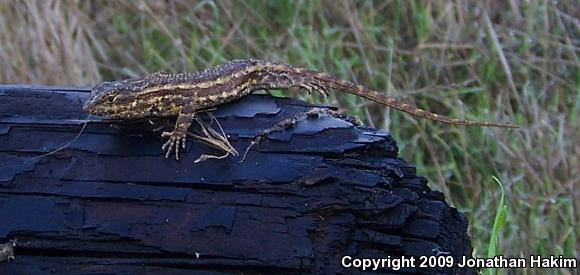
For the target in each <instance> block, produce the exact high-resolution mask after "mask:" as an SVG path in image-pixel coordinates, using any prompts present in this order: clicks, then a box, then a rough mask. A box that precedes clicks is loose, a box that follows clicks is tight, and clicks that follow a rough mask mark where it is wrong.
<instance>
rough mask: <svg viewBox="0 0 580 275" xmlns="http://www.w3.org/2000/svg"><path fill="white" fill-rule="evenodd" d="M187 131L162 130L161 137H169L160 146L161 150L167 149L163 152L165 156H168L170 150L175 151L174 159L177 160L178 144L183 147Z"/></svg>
mask: <svg viewBox="0 0 580 275" xmlns="http://www.w3.org/2000/svg"><path fill="white" fill-rule="evenodd" d="M186 134H187V133H184V132H180V131H175V130H174V131H172V132H163V133H162V134H161V137H163V138H165V137H169V139H168V140H167V141H166V142H165V143H164V144H163V146H161V150H163V151H167V152H166V153H165V158H169V155H170V154H171V153H172V152H175V159H176V160H179V145H180V144H181V148H183V149H185V137H186Z"/></svg>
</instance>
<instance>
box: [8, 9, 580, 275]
mask: <svg viewBox="0 0 580 275" xmlns="http://www.w3.org/2000/svg"><path fill="white" fill-rule="evenodd" d="M579 16H580V8H579V5H578V3H577V2H575V1H574V0H569V1H566V0H562V1H548V0H546V1H533V0H530V1H518V0H509V1H500V0H497V1H492V0H488V1H403V0H401V1H364V2H349V1H338V2H334V1H263V0H249V1H180V0H175V1H172V0H167V1H143V0H136V1H55V0H44V1H41V0H38V1H9V0H1V1H0V82H1V83H34V84H43V85H44V84H46V85H49V84H50V85H52V84H55V85H78V86H91V85H93V84H94V83H95V82H97V81H100V80H110V79H118V78H125V77H130V76H138V75H142V74H146V73H151V72H154V71H159V70H165V71H171V72H184V71H194V70H199V69H203V68H206V67H208V66H211V65H215V64H219V63H222V62H224V61H225V60H227V59H233V58H248V57H254V58H260V59H267V60H273V61H282V62H287V63H290V64H294V65H299V66H304V67H307V68H311V69H317V70H320V71H325V72H329V73H333V74H335V75H338V76H341V77H343V78H346V79H350V80H354V81H357V82H360V83H363V84H365V85H367V86H369V87H373V88H376V89H377V90H379V91H382V92H384V93H387V94H390V95H392V96H394V97H397V98H399V99H400V100H403V101H406V102H410V103H413V104H416V105H417V106H419V107H422V108H425V109H429V110H432V111H435V112H438V113H441V114H446V115H449V116H452V117H458V118H468V119H479V120H495V121H502V122H514V123H517V124H519V125H521V127H522V128H521V129H519V130H506V129H491V128H465V127H453V126H448V125H442V124H438V123H433V122H431V121H425V120H422V119H417V118H414V117H411V116H408V115H405V114H401V113H398V112H395V111H389V110H386V109H385V108H383V107H382V106H378V105H376V104H370V103H368V102H366V101H364V100H361V99H357V98H355V97H352V96H348V95H342V94H336V93H335V94H334V95H333V96H331V97H330V98H329V99H326V100H325V102H326V103H330V104H337V105H340V106H341V107H343V108H344V109H346V110H348V111H349V112H351V113H352V114H356V115H359V116H360V117H361V118H363V119H364V120H366V122H367V124H370V125H374V126H376V127H383V128H387V129H389V130H390V131H391V132H392V133H393V134H394V135H395V137H396V139H397V141H398V142H399V146H400V149H401V157H403V158H405V159H407V160H409V161H411V162H413V163H414V164H416V165H417V167H418V170H419V173H420V174H423V175H425V176H426V177H428V179H429V180H430V182H431V184H432V186H433V187H434V188H436V189H439V190H441V191H443V192H445V194H446V196H447V199H448V201H449V202H450V203H451V204H453V205H455V206H456V207H458V208H460V210H461V211H462V212H463V213H465V214H466V215H467V216H468V218H469V221H470V224H471V227H470V234H471V236H472V238H473V241H474V246H475V249H476V252H475V253H477V255H480V256H483V255H485V250H486V249H487V247H486V245H487V243H488V242H489V238H490V231H491V229H492V223H493V217H494V215H495V211H496V209H497V207H498V197H499V187H498V186H497V184H495V183H494V182H493V181H492V176H494V175H496V176H497V177H498V178H500V179H501V181H502V182H503V184H504V187H505V189H506V194H505V195H506V203H507V207H508V211H509V215H508V219H507V222H508V223H507V225H506V227H505V230H504V231H502V232H501V234H500V252H501V254H504V255H507V256H512V257H515V256H525V255H531V254H541V255H552V254H556V255H565V256H568V257H578V248H579V244H578V243H579V242H578V232H577V230H576V229H577V228H578V223H577V220H578V217H579V213H580V212H579V191H578V190H576V189H577V188H578V187H579V186H578V183H579V181H580V179H579V175H578V167H579V161H578V157H579V156H580V121H579V119H578V115H579V111H580V93H579V91H580V71H579V64H580V62H579V60H578V52H579V50H580V21H579V19H578V18H579ZM285 94H288V93H285ZM290 94H292V95H294V96H300V97H303V98H305V99H306V98H307V97H306V96H305V95H304V94H303V93H295V92H290ZM308 100H318V101H320V100H322V99H320V98H314V99H312V98H310V99H308ZM323 101H324V100H323ZM192 165H193V164H192ZM526 272H527V273H529V274H533V273H536V272H539V271H534V270H527V271H526ZM542 272H544V271H542ZM542 272H539V273H542ZM558 272H559V273H561V274H569V273H570V272H571V271H570V270H564V269H561V270H558Z"/></svg>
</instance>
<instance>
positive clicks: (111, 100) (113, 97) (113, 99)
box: [107, 95, 116, 103]
mask: <svg viewBox="0 0 580 275" xmlns="http://www.w3.org/2000/svg"><path fill="white" fill-rule="evenodd" d="M115 97H116V96H115V95H109V96H107V102H109V103H113V101H115Z"/></svg>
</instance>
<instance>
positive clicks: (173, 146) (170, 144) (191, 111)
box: [161, 106, 195, 160]
mask: <svg viewBox="0 0 580 275" xmlns="http://www.w3.org/2000/svg"><path fill="white" fill-rule="evenodd" d="M194 116H195V108H193V106H186V107H184V108H183V109H181V111H180V112H179V115H178V116H177V121H176V122H175V128H173V131H171V132H163V133H162V134H161V137H163V138H165V137H168V138H169V139H168V140H167V141H166V142H165V143H164V144H163V146H162V147H161V150H163V151H166V153H165V158H168V157H169V155H170V154H171V152H173V151H175V159H176V160H179V145H180V144H181V148H182V149H185V138H186V136H187V130H188V129H189V126H190V125H191V122H192V121H193V117H194Z"/></svg>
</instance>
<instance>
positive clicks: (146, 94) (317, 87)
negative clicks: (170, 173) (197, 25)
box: [83, 59, 518, 159]
mask: <svg viewBox="0 0 580 275" xmlns="http://www.w3.org/2000/svg"><path fill="white" fill-rule="evenodd" d="M291 87H298V88H304V89H306V90H308V91H309V92H312V91H318V92H321V93H323V94H325V95H327V94H328V90H329V89H336V90H339V91H342V92H346V93H350V94H354V95H357V96H360V97H363V98H366V99H370V100H372V101H375V102H378V103H380V104H383V105H386V106H389V107H392V108H395V109H398V110H401V111H403V112H406V113H409V114H412V115H415V116H420V117H424V118H428V119H431V120H435V121H439V122H444V123H449V124H453V125H466V126H490V127H505V128H517V127H518V126H516V125H512V124H504V123H496V122H487V121H472V120H462V119H454V118H449V117H446V116H442V115H438V114H435V113H431V112H428V111H425V110H421V109H419V108H416V107H413V106H411V105H408V104H405V103H402V102H398V101H397V100H396V99H394V98H392V97H389V96H386V95H384V94H381V93H379V92H377V91H374V90H372V89H369V88H366V87H364V86H362V85H357V84H355V83H352V82H350V81H346V80H341V79H338V78H336V77H333V76H330V75H328V74H325V73H319V72H315V71H310V70H307V69H304V68H297V67H293V66H290V65H286V64H279V63H270V62H266V61H261V60H251V59H247V60H232V61H229V62H227V63H225V64H222V65H219V66H216V67H214V68H211V69H207V70H205V71H201V72H195V73H188V74H164V73H155V74H151V75H149V76H146V77H142V78H133V79H125V80H119V81H113V82H103V83H99V84H97V85H96V86H95V87H94V88H93V89H92V91H91V97H90V99H89V100H88V101H87V102H86V103H85V105H84V107H83V109H84V110H85V111H86V112H88V113H91V114H94V115H100V116H105V117H109V118H120V119H131V118H142V117H149V116H152V117H169V116H177V122H176V124H175V128H174V130H173V131H172V132H163V133H162V137H168V138H169V139H168V140H167V142H165V144H163V146H162V149H163V150H165V151H166V157H168V156H169V155H170V154H171V152H175V157H176V158H177V159H178V158H179V147H180V145H181V147H183V148H184V147H185V137H186V135H187V129H188V128H189V126H190V125H191V122H192V120H193V117H194V113H195V112H196V111H197V110H200V109H205V108H211V107H216V106H219V105H222V104H224V103H227V102H230V101H233V100H236V99H239V98H242V97H244V96H246V95H248V94H250V93H251V92H252V91H254V90H260V89H287V88H291Z"/></svg>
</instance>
